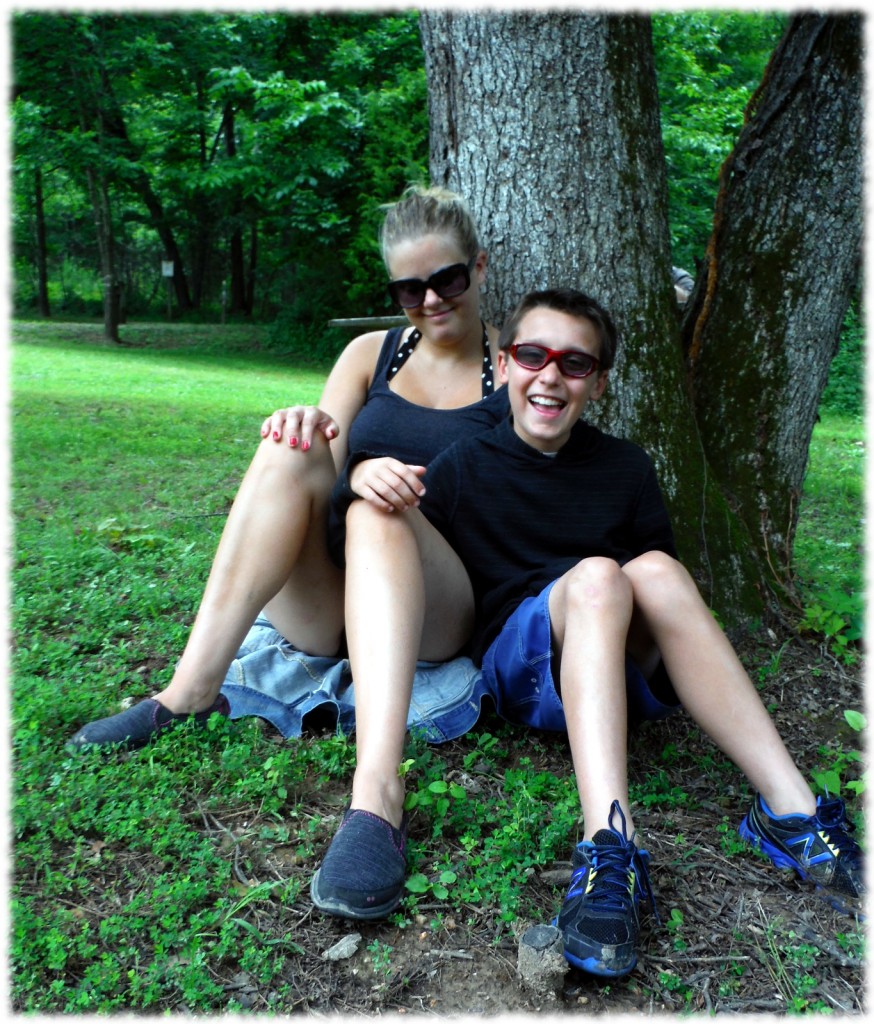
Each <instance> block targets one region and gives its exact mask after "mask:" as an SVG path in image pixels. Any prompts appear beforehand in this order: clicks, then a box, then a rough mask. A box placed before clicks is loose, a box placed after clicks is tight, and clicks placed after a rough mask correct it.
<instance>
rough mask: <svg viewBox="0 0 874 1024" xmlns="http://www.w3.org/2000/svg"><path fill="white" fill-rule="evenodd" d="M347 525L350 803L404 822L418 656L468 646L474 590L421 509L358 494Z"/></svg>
mask: <svg viewBox="0 0 874 1024" xmlns="http://www.w3.org/2000/svg"><path fill="white" fill-rule="evenodd" d="M346 527H347V546H346V639H347V644H348V648H349V660H350V663H351V666H352V675H353V678H354V680H355V684H354V685H355V739H356V757H357V762H356V769H355V778H354V782H353V787H352V803H351V806H352V807H353V808H355V809H358V810H367V811H371V812H373V813H374V814H378V815H379V816H380V817H381V818H385V819H386V820H387V821H390V822H391V823H392V824H393V825H394V826H395V827H396V828H397V827H398V826H399V825H400V823H401V818H402V815H403V801H404V787H403V782H402V781H401V779H400V777H399V776H398V766H399V765H400V762H401V760H402V758H403V751H404V742H405V740H406V731H407V713H408V711H409V706H410V695H411V692H412V685H413V676H414V674H415V671H416V661H417V659H418V658H419V657H421V658H423V659H425V660H428V661H444V660H446V659H448V658H451V657H452V656H453V655H454V654H455V653H456V652H457V651H458V650H459V649H460V648H461V647H462V645H463V644H464V643H465V641H466V640H467V639H468V636H469V635H470V630H471V628H472V626H473V592H472V589H471V586H470V581H469V580H468V577H467V573H466V572H465V570H464V568H463V566H462V565H461V562H460V561H459V559H458V557H457V556H456V555H455V553H454V552H453V551H452V549H451V548H450V547H449V545H448V544H447V543H446V542H445V541H444V540H443V538H442V537H441V536H440V534H439V533H438V532H437V531H436V530H435V529H434V528H433V527H432V526H430V524H429V523H428V522H427V520H425V518H424V517H423V516H422V514H421V513H420V512H419V511H418V510H416V509H408V510H407V511H405V512H391V513H387V512H381V511H380V510H378V509H376V508H375V507H374V506H372V505H370V504H368V503H367V502H366V501H356V502H355V503H354V504H353V505H352V507H351V508H350V510H349V513H348V515H347V519H346Z"/></svg>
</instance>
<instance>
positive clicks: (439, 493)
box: [419, 445, 461, 548]
mask: <svg viewBox="0 0 874 1024" xmlns="http://www.w3.org/2000/svg"><path fill="white" fill-rule="evenodd" d="M455 448H456V446H455V445H452V446H451V447H450V448H448V449H447V450H446V451H443V452H441V453H440V454H439V455H438V456H437V458H436V459H434V460H433V462H432V463H431V464H430V465H429V466H428V469H427V470H426V472H425V477H424V483H425V493H424V494H423V495H422V498H421V503H420V505H419V510H420V511H421V512H422V514H423V515H424V516H425V518H426V519H427V520H428V522H429V523H431V525H432V526H433V527H435V528H436V529H437V530H439V531H440V533H441V534H443V536H444V537H445V538H446V540H447V541H448V542H449V544H450V545H451V546H452V547H453V548H456V544H455V542H454V537H453V524H454V522H455V511H456V508H457V505H458V497H459V492H460V485H461V471H460V468H459V461H458V458H457V453H456V451H455Z"/></svg>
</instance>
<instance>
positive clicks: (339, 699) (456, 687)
mask: <svg viewBox="0 0 874 1024" xmlns="http://www.w3.org/2000/svg"><path fill="white" fill-rule="evenodd" d="M221 692H222V693H223V694H224V695H225V696H226V697H227V698H228V701H229V703H230V706H231V712H230V717H231V718H234V719H236V718H245V717H247V716H251V715H254V716H256V717H258V718H263V719H265V720H266V721H268V722H270V723H271V724H272V725H273V726H274V727H275V728H276V729H278V730H279V731H280V732H281V733H282V735H283V736H285V737H287V738H292V737H298V736H301V735H302V733H304V732H309V731H313V730H322V729H324V728H329V729H333V730H335V731H336V732H338V733H341V734H343V735H350V734H351V733H353V732H354V731H355V687H354V685H353V682H352V671H351V668H350V666H349V660H348V659H347V658H343V657H336V658H325V657H319V656H317V655H313V654H306V653H305V652H304V651H300V650H298V649H297V648H296V647H294V645H293V644H290V643H289V642H288V641H287V640H286V639H285V637H284V636H283V635H282V634H281V633H279V632H278V631H277V630H276V629H275V628H274V627H273V625H272V624H271V623H270V621H269V620H268V619H267V618H266V617H265V616H264V615H263V614H262V615H259V616H258V618H257V619H256V620H255V623H254V624H253V626H252V628H251V629H250V630H249V633H248V635H247V636H246V638H245V640H244V641H243V643H242V645H241V647H240V649H239V650H238V651H237V656H236V658H235V659H234V661H233V663H232V664H231V667H230V668H229V669H228V673H227V675H226V676H225V680H224V683H223V684H222V690H221ZM488 696H490V695H489V694H488V692H487V690H486V687H485V683H484V681H483V675H482V672H480V670H479V669H478V668H477V667H476V666H475V665H474V663H473V662H472V661H471V660H470V658H466V657H457V658H453V659H452V660H451V661H447V662H428V661H420V662H418V664H417V665H416V675H415V678H414V680H413V692H412V696H411V699H410V707H409V711H408V714H407V728H408V729H409V731H410V732H416V733H418V734H419V735H421V736H423V737H424V738H425V739H426V740H427V741H428V742H429V743H444V742H446V741H447V740H452V739H456V738H457V737H459V736H462V735H463V734H464V733H466V732H468V731H469V730H470V729H472V728H473V726H474V725H475V724H476V723H477V721H478V720H479V718H480V715H481V714H482V713H483V712H484V710H485V709H484V708H483V702H484V698H486V697H488Z"/></svg>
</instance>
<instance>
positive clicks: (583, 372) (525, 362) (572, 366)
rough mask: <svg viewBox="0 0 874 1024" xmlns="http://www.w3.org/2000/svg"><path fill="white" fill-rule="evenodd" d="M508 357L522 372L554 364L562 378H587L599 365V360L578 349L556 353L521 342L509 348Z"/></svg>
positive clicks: (550, 349)
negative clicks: (509, 356) (514, 361)
mask: <svg viewBox="0 0 874 1024" xmlns="http://www.w3.org/2000/svg"><path fill="white" fill-rule="evenodd" d="M510 355H511V356H512V357H513V358H514V359H515V360H516V362H517V363H518V364H519V365H520V366H521V367H522V368H523V369H524V370H542V369H543V368H544V366H548V365H549V364H550V363H552V362H554V363H556V364H557V365H558V368H559V370H560V371H561V374H562V376H563V377H588V376H589V375H590V374H592V373H594V372H595V370H597V369H598V367H599V366H600V365H601V364H600V362H599V360H597V359H596V358H595V357H594V356H590V355H589V353H588V352H580V351H579V349H565V351H563V352H556V351H555V349H552V348H547V347H546V346H545V345H535V344H534V342H531V341H523V342H520V343H519V344H517V345H511V346H510Z"/></svg>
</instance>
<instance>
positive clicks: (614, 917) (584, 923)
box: [552, 800, 655, 977]
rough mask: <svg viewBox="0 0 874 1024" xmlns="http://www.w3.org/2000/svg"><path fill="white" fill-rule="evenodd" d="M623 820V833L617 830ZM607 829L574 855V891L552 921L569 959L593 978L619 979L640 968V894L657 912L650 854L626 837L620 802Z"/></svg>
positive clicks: (611, 816)
mask: <svg viewBox="0 0 874 1024" xmlns="http://www.w3.org/2000/svg"><path fill="white" fill-rule="evenodd" d="M615 814H618V815H619V818H620V821H621V824H622V831H621V832H620V831H619V830H618V829H616V828H614V827H613V816H614V815H615ZM607 825H608V826H609V827H608V828H604V829H601V830H600V831H599V832H596V833H595V836H594V838H593V839H592V840H591V841H586V842H582V843H579V844H578V846H577V848H576V849H575V850H574V856H573V867H574V870H573V874H572V876H571V884H570V889H569V890H568V894H567V896H566V897H565V900H564V903H563V904H562V907H561V911H560V912H559V915H558V917H557V918H556V919H555V920H554V921H553V922H552V923H553V924H554V925H555V926H556V927H557V928H558V929H559V930H560V931H561V933H562V935H563V936H564V955H565V959H566V960H567V961H568V962H569V963H571V964H573V966H574V967H579V968H580V970H583V971H587V972H588V973H589V974H598V975H602V976H606V977H617V976H619V975H622V974H628V972H629V971H631V970H632V969H633V968H634V966H635V964H636V963H637V937H638V934H639V932H640V921H639V916H638V906H639V903H640V899H641V895H643V897H644V898H645V899H646V900H647V902H649V903H650V905H651V906H652V907H653V909H655V900H654V898H653V894H652V889H651V887H650V884H649V875H648V874H647V863H648V861H649V854H648V853H647V852H646V850H638V848H637V846H635V844H634V837H633V836H632V838H631V839H629V838H628V836H627V834H626V825H625V815H624V814H623V813H622V809H621V807H620V806H619V803H618V802H617V801H615V800H614V801H613V804H612V806H611V807H610V817H609V819H608V821H607Z"/></svg>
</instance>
